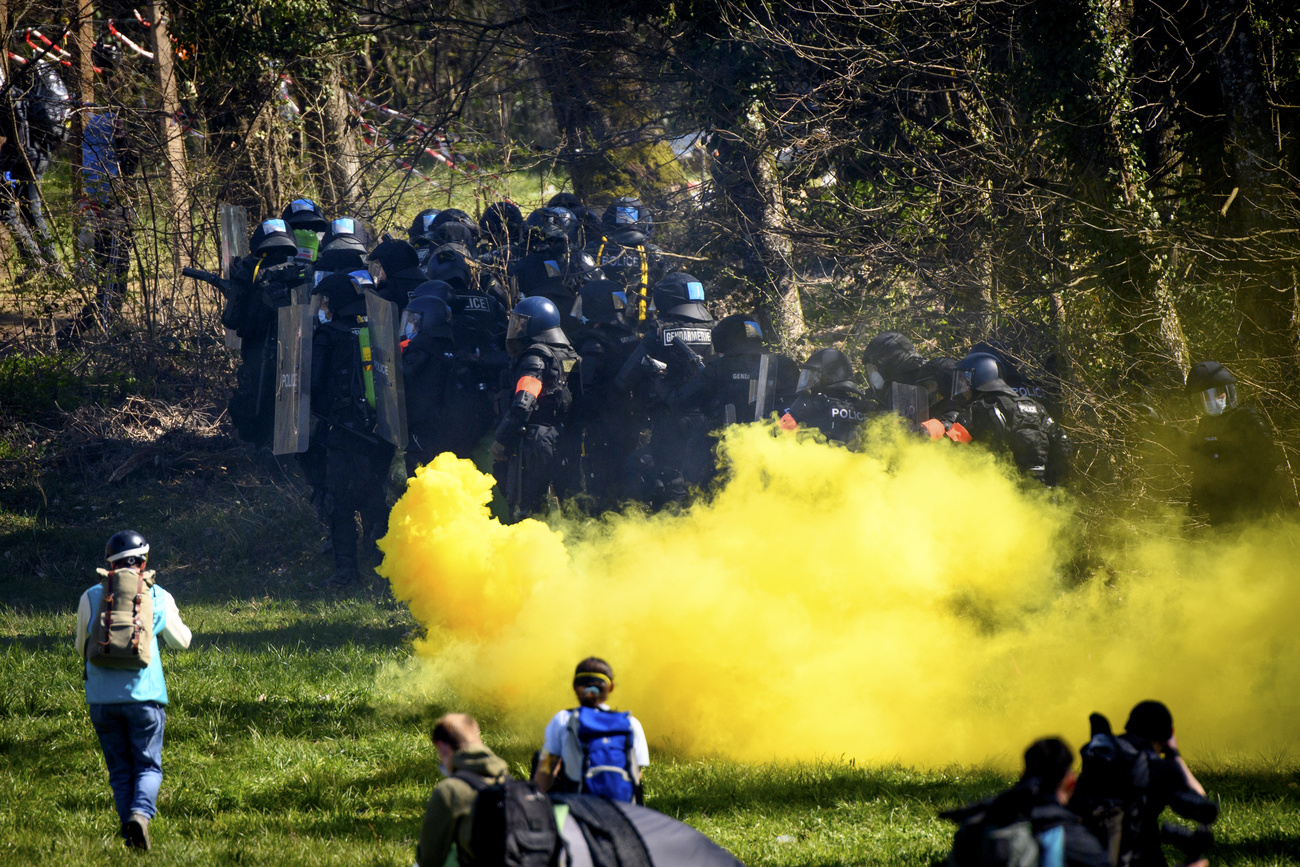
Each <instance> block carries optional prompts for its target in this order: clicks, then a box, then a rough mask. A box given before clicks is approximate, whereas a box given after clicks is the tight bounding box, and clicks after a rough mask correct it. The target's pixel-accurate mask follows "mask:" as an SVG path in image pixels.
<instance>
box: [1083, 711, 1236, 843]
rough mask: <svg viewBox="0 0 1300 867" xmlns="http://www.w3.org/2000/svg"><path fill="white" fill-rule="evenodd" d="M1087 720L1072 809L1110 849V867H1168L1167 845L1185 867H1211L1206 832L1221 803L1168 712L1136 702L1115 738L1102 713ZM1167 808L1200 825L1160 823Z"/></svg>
mask: <svg viewBox="0 0 1300 867" xmlns="http://www.w3.org/2000/svg"><path fill="white" fill-rule="evenodd" d="M1089 722H1090V725H1091V730H1092V731H1091V740H1089V742H1088V744H1087V745H1086V746H1085V747H1084V748H1083V749H1082V750H1081V751H1080V752H1081V753H1082V754H1083V770H1082V771H1081V772H1080V774H1079V780H1078V785H1077V786H1076V787H1075V790H1074V795H1073V797H1071V799H1070V809H1071V810H1073V811H1074V812H1076V813H1078V814H1079V815H1080V816H1081V817H1082V818H1083V821H1084V824H1085V825H1086V826H1087V827H1088V828H1089V830H1091V831H1092V832H1093V833H1094V834H1095V835H1097V837H1098V839H1099V840H1100V842H1101V844H1102V845H1103V847H1106V848H1108V849H1109V851H1110V860H1111V863H1112V864H1123V865H1128V867H1165V865H1166V863H1167V862H1166V861H1165V854H1164V851H1163V847H1164V846H1172V847H1174V848H1175V849H1178V850H1180V851H1181V852H1182V853H1183V856H1184V858H1185V859H1186V862H1185V863H1186V864H1187V865H1188V867H1206V865H1207V864H1208V863H1209V862H1208V861H1207V860H1206V858H1205V855H1206V853H1207V852H1208V851H1209V849H1210V847H1211V846H1212V845H1213V844H1214V834H1213V832H1212V831H1211V830H1210V828H1209V827H1208V826H1209V825H1212V824H1213V823H1214V821H1215V820H1216V819H1217V818H1218V816H1219V804H1218V802H1217V801H1215V800H1212V799H1210V798H1209V797H1208V796H1207V795H1206V793H1205V787H1204V786H1202V785H1201V783H1200V781H1199V780H1197V779H1196V777H1195V775H1194V774H1192V771H1191V769H1190V768H1189V767H1188V766H1187V762H1186V761H1185V760H1184V759H1183V757H1182V754H1181V753H1180V752H1179V750H1178V738H1177V737H1175V735H1174V718H1173V714H1171V713H1170V712H1169V708H1168V707H1166V706H1165V705H1164V704H1163V703H1162V702H1159V701H1153V700H1150V699H1148V700H1146V701H1140V702H1138V703H1137V704H1136V705H1134V706H1133V710H1132V711H1130V712H1129V716H1128V722H1127V723H1125V726H1124V734H1122V735H1118V736H1117V735H1115V734H1113V733H1112V731H1111V726H1110V721H1109V720H1107V719H1106V717H1105V716H1103V715H1102V714H1099V713H1094V714H1092V716H1091V717H1090V718H1089ZM1166 808H1168V809H1171V810H1173V811H1174V812H1175V813H1177V814H1178V815H1179V816H1181V817H1183V818H1184V819H1189V820H1191V821H1192V822H1195V823H1197V827H1196V828H1194V829H1193V828H1189V827H1187V826H1186V825H1178V824H1174V823H1171V822H1165V823H1161V821H1160V817H1161V814H1163V813H1164V811H1165V809H1166Z"/></svg>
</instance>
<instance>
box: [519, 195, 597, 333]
mask: <svg viewBox="0 0 1300 867" xmlns="http://www.w3.org/2000/svg"><path fill="white" fill-rule="evenodd" d="M575 222H577V218H576V217H574V216H573V214H572V213H571V212H569V211H568V210H566V209H564V208H549V207H548V208H538V209H537V210H535V211H533V212H532V213H531V214H529V215H528V219H527V221H525V223H524V229H525V231H526V233H527V234H526V236H525V237H524V239H523V241H522V243H521V244H520V245H519V246H518V247H517V248H516V250H515V252H514V255H512V256H511V257H510V259H509V263H508V265H507V267H506V273H507V275H508V276H509V279H510V280H511V282H512V283H513V284H514V286H515V288H516V289H517V290H518V292H519V294H520V295H521V296H523V297H525V298H533V297H541V298H549V299H550V300H551V301H552V302H554V304H555V306H556V307H557V308H558V309H559V311H560V326H561V327H562V328H563V329H564V331H565V333H566V334H576V333H577V332H578V330H579V329H580V328H581V325H582V323H581V321H580V320H579V319H578V317H577V316H575V315H574V312H573V311H574V305H575V302H576V301H577V299H578V293H579V290H580V289H581V288H582V284H583V283H585V282H586V281H587V280H589V279H592V278H593V277H595V276H599V272H598V271H597V270H596V263H595V259H593V258H592V256H591V254H590V253H587V252H584V251H583V250H575V249H572V248H570V246H569V230H570V228H571V227H572V225H573V224H574V223H575Z"/></svg>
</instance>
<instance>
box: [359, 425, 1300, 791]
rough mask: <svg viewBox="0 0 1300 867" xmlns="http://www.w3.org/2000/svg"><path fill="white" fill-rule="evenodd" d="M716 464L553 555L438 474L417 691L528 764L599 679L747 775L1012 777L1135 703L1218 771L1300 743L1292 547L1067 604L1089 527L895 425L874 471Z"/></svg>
mask: <svg viewBox="0 0 1300 867" xmlns="http://www.w3.org/2000/svg"><path fill="white" fill-rule="evenodd" d="M721 448H722V451H723V454H724V457H725V460H726V463H727V466H728V473H729V475H728V481H727V483H726V484H725V486H724V487H722V488H721V490H720V491H719V492H718V493H717V495H716V496H714V497H713V499H712V500H711V501H710V502H708V503H704V504H699V505H696V506H694V507H692V508H690V509H687V510H684V511H683V512H681V513H680V514H664V513H661V514H658V515H652V516H644V515H641V514H626V515H611V516H607V517H606V518H604V519H603V520H601V521H583V522H578V521H557V522H556V523H555V528H554V529H553V528H552V527H549V526H547V525H546V524H543V523H540V522H537V521H524V522H522V523H520V524H518V525H515V526H502V525H501V524H500V523H498V522H497V520H496V519H494V518H492V517H490V515H489V513H488V508H487V505H486V504H487V503H488V501H489V499H490V494H491V486H492V480H491V479H490V478H489V477H487V476H485V475H483V474H482V473H480V472H479V471H478V470H477V469H475V468H474V466H473V465H472V464H471V463H470V462H468V461H460V460H457V459H456V458H455V457H454V456H452V455H449V454H444V455H441V456H440V457H438V458H437V459H436V460H435V461H433V462H432V463H431V464H429V465H428V466H426V467H423V468H421V469H420V470H419V472H418V473H417V475H416V477H415V478H414V479H412V480H411V482H410V485H409V487H408V489H407V492H406V494H405V495H404V496H403V497H402V499H401V500H400V501H399V502H398V504H397V506H396V507H395V508H394V510H393V513H392V517H391V519H390V523H389V534H388V535H387V536H386V537H385V538H384V539H383V540H382V541H381V543H380V547H381V549H382V550H383V551H384V554H385V557H384V563H383V565H382V566H381V568H380V570H379V571H380V573H381V574H382V575H384V576H385V577H387V578H388V579H389V580H390V581H391V583H392V587H393V592H394V594H395V595H396V596H397V598H399V599H402V600H407V601H409V602H410V605H411V610H412V611H413V612H414V614H415V616H416V617H417V618H418V619H419V620H420V622H421V623H423V624H424V625H425V626H426V627H427V628H428V637H427V638H426V639H423V640H420V641H418V642H417V645H416V651H417V655H418V656H419V658H420V659H421V661H422V667H423V669H424V671H425V674H426V676H427V677H431V678H433V679H434V680H435V681H436V682H437V683H438V684H439V686H441V687H442V688H444V689H449V690H450V691H451V692H452V693H454V694H455V695H456V696H457V697H459V699H460V700H463V701H465V702H466V703H467V704H469V705H474V706H480V707H493V708H496V709H498V710H499V711H500V712H501V713H502V714H503V715H504V717H505V718H506V719H507V720H508V721H509V722H510V724H511V725H512V726H513V727H515V728H516V730H517V731H518V732H519V733H520V734H521V736H524V737H525V738H527V739H529V740H530V741H531V740H538V739H540V736H541V727H542V725H543V724H544V723H545V720H546V719H548V718H549V716H550V715H551V714H552V713H553V712H554V711H555V710H557V709H559V708H561V707H568V706H572V704H573V693H572V691H571V690H570V688H569V680H570V677H571V674H572V671H573V666H574V664H575V663H576V662H577V661H578V660H579V659H581V658H583V657H585V656H588V655H598V656H603V657H604V658H606V659H607V660H609V661H610V662H611V663H612V665H613V666H614V670H615V673H616V682H617V689H616V691H615V693H614V695H613V697H612V699H611V703H612V704H614V705H615V706H616V707H619V708H623V709H628V710H631V711H633V712H634V713H635V714H636V715H637V717H638V718H640V719H641V720H642V722H643V723H644V724H645V728H646V731H647V733H648V734H649V736H650V739H651V742H652V743H655V742H658V743H661V744H663V743H670V744H671V745H672V747H673V749H674V751H675V752H678V753H680V754H683V755H724V756H727V757H730V758H734V759H739V760H758V761H763V760H771V759H806V758H813V757H826V756H837V757H838V756H844V757H852V758H856V759H858V760H860V761H868V762H893V761H898V762H903V763H906V764H915V765H922V766H945V765H949V764H952V763H982V762H989V761H992V762H995V763H1000V764H1011V763H1012V762H1013V761H1014V760H1015V759H1016V758H1017V757H1018V754H1019V752H1020V751H1021V750H1022V749H1023V748H1024V746H1025V745H1026V744H1027V743H1029V742H1030V741H1031V740H1032V739H1034V738H1036V737H1039V736H1042V735H1046V734H1062V735H1064V736H1065V737H1067V738H1068V739H1070V740H1072V741H1073V742H1074V743H1075V744H1076V745H1077V744H1078V743H1080V742H1081V741H1082V740H1084V739H1085V738H1086V736H1087V717H1088V714H1089V712H1091V711H1093V710H1100V711H1102V712H1104V713H1107V714H1108V715H1110V716H1111V718H1112V721H1113V722H1115V724H1116V727H1117V729H1118V728H1119V727H1120V726H1122V724H1123V721H1124V717H1125V715H1126V713H1127V711H1128V709H1129V708H1130V707H1131V706H1132V705H1133V704H1134V703H1136V702H1137V701H1139V700H1141V699H1145V698H1159V699H1161V700H1163V701H1165V702H1166V703H1167V704H1168V705H1169V706H1170V708H1171V709H1172V710H1173V712H1174V716H1175V720H1176V722H1177V726H1178V733H1179V735H1180V740H1181V742H1182V744H1183V745H1184V746H1190V747H1191V748H1192V749H1193V750H1194V751H1198V752H1199V754H1200V755H1201V756H1207V755H1211V754H1213V755H1214V756H1217V757H1220V758H1229V757H1233V758H1241V759H1244V760H1246V761H1252V760H1258V759H1261V758H1262V759H1266V760H1274V759H1277V758H1279V757H1282V756H1285V750H1286V749H1287V747H1288V745H1290V744H1294V743H1295V742H1296V741H1297V737H1298V736H1300V643H1298V642H1296V641H1295V639H1294V634H1295V622H1296V618H1297V612H1300V580H1298V579H1297V578H1296V577H1295V575H1294V574H1293V568H1294V565H1293V564H1294V563H1295V560H1296V550H1297V544H1296V543H1297V540H1300V532H1298V531H1297V528H1296V527H1295V526H1294V525H1284V524H1277V523H1275V524H1272V525H1270V526H1268V527H1267V528H1265V527H1261V528H1256V529H1254V530H1250V531H1247V532H1244V533H1242V534H1239V535H1228V534H1218V535H1216V536H1214V537H1210V538H1208V539H1206V540H1202V541H1196V542H1189V541H1187V540H1185V539H1161V538H1159V537H1157V536H1155V535H1147V536H1145V537H1143V536H1142V535H1141V534H1136V535H1133V536H1132V537H1131V538H1144V539H1145V541H1143V542H1141V543H1140V544H1133V545H1130V546H1129V547H1128V549H1127V550H1126V551H1124V552H1122V553H1120V552H1102V554H1103V557H1102V558H1101V559H1104V560H1105V561H1106V564H1107V565H1106V568H1105V569H1099V570H1097V574H1094V575H1092V576H1091V577H1089V578H1088V579H1087V580H1085V581H1083V582H1082V583H1081V584H1079V585H1078V586H1073V587H1067V586H1065V584H1064V583H1063V580H1062V578H1061V577H1060V576H1061V573H1062V565H1063V563H1064V562H1066V561H1067V560H1068V559H1070V558H1071V556H1072V555H1073V552H1072V550H1071V548H1072V545H1073V543H1072V542H1071V541H1070V540H1071V538H1073V524H1074V522H1075V521H1076V520H1077V519H1076V517H1075V515H1074V512H1073V511H1072V508H1073V507H1072V506H1070V505H1069V504H1067V503H1065V501H1064V498H1056V499H1053V498H1052V497H1051V496H1049V494H1048V493H1047V492H1046V491H1044V490H1042V489H1039V488H1037V487H1036V486H1033V485H1026V484H1024V483H1023V482H1021V481H1019V480H1018V479H1016V478H1015V477H1014V473H1013V472H1012V471H1009V470H1008V469H1006V468H1005V467H1004V466H1003V465H1001V464H1000V463H998V462H996V461H994V460H993V459H992V458H991V457H990V456H988V455H987V454H986V453H984V452H982V451H980V450H977V449H973V448H958V447H951V444H949V443H947V442H943V443H930V442H924V441H920V440H915V439H913V438H911V437H910V436H906V435H900V434H898V433H896V432H895V431H894V430H893V429H892V426H890V425H888V424H878V425H876V426H875V427H873V429H872V432H871V436H870V438H869V439H868V442H867V444H866V447H865V450H864V451H861V452H850V451H847V450H845V449H842V448H836V447H830V446H827V445H825V444H824V443H821V442H818V441H816V440H815V439H814V438H813V437H811V436H808V435H805V434H802V433H801V434H799V435H798V436H793V435H784V434H781V433H779V432H774V431H773V429H772V427H771V426H762V425H751V426H747V427H739V428H735V429H733V430H731V431H730V432H729V433H728V434H727V435H726V437H725V439H724V440H723V442H722V445H721ZM1097 559H1099V558H1096V557H1094V560H1097Z"/></svg>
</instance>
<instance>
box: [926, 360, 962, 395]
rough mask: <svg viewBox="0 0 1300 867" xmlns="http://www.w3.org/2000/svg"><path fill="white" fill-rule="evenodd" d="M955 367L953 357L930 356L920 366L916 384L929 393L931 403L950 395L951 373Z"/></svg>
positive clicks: (955, 363)
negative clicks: (930, 357)
mask: <svg viewBox="0 0 1300 867" xmlns="http://www.w3.org/2000/svg"><path fill="white" fill-rule="evenodd" d="M956 369H957V359H955V358H932V359H930V360H929V361H927V362H926V363H925V364H923V365H922V366H921V370H920V372H919V373H918V374H917V381H916V384H917V385H920V386H922V387H924V388H925V390H926V391H928V392H929V393H930V401H931V403H935V402H938V401H940V400H949V399H950V398H951V397H952V374H953V371H955V370H956Z"/></svg>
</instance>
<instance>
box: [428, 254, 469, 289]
mask: <svg viewBox="0 0 1300 867" xmlns="http://www.w3.org/2000/svg"><path fill="white" fill-rule="evenodd" d="M424 273H425V274H427V275H428V276H429V279H430V280H442V281H445V282H447V283H450V284H451V285H452V286H453V287H455V288H456V290H457V291H458V292H468V291H470V286H471V284H472V282H473V277H474V271H473V268H471V267H470V252H469V250H467V249H466V248H465V247H463V246H461V245H460V244H443V245H442V246H441V247H438V248H436V249H434V251H433V252H432V253H430V254H429V260H428V261H427V262H425V263H424Z"/></svg>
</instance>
